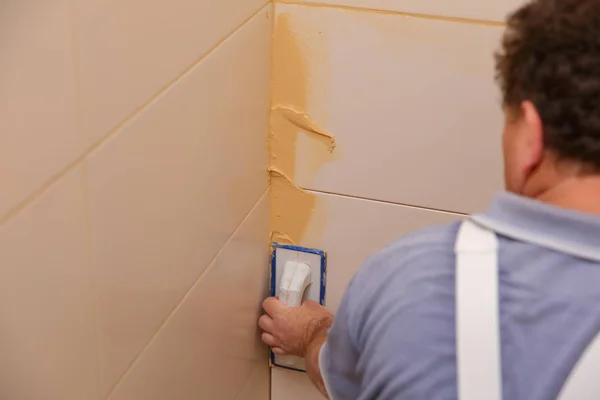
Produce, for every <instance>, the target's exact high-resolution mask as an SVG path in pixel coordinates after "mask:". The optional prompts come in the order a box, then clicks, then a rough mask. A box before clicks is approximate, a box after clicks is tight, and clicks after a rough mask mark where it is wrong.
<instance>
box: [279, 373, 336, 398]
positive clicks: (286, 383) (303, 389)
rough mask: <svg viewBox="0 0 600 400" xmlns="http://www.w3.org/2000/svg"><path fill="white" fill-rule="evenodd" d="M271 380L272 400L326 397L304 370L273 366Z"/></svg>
mask: <svg viewBox="0 0 600 400" xmlns="http://www.w3.org/2000/svg"><path fill="white" fill-rule="evenodd" d="M271 382H272V383H271V400H324V399H325V397H323V396H322V395H321V393H319V391H318V390H317V389H316V388H315V386H314V385H313V384H312V382H311V381H310V379H309V377H308V375H306V374H305V373H303V372H296V371H290V370H287V369H283V368H273V369H272V370H271Z"/></svg>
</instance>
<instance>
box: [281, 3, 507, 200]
mask: <svg viewBox="0 0 600 400" xmlns="http://www.w3.org/2000/svg"><path fill="white" fill-rule="evenodd" d="M277 14H278V15H279V16H281V15H284V14H288V15H289V16H288V17H286V18H287V21H286V20H282V19H281V18H282V17H278V21H279V23H282V21H286V23H287V25H288V26H289V28H285V27H284V29H289V30H291V31H293V32H294V35H296V39H295V40H297V41H298V42H299V44H298V47H299V48H300V49H301V51H302V52H303V54H302V58H301V59H304V60H306V62H305V64H306V65H305V66H304V67H305V68H306V72H305V77H304V78H305V79H306V81H307V83H306V88H305V90H306V92H307V93H306V98H307V100H306V103H307V105H306V109H305V110H300V111H302V112H306V113H307V114H308V115H309V116H310V117H311V118H312V119H313V120H314V122H315V123H316V124H317V125H319V126H321V127H322V128H323V129H325V130H326V131H328V132H329V133H330V134H332V135H333V136H335V139H336V141H337V147H336V149H335V151H334V153H333V154H332V155H328V154H327V148H326V146H323V144H322V143H321V142H319V140H315V135H308V134H305V133H303V134H300V135H298V139H297V142H296V160H295V182H296V184H297V185H299V186H300V187H304V188H309V189H315V190H320V191H325V192H333V193H341V194H348V195H352V196H358V197H364V198H373V199H378V200H386V201H392V202H396V203H403V204H411V205H419V206H424V207H430V208H436V209H442V210H450V211H459V212H473V211H477V210H480V209H482V208H485V206H486V204H487V202H488V201H489V199H490V198H491V196H492V195H493V193H494V192H495V191H497V190H499V189H501V188H502V185H503V181H502V160H501V152H500V142H501V130H502V113H501V110H500V107H499V102H498V99H499V94H498V91H497V89H496V86H495V83H494V78H493V57H492V52H493V50H494V49H495V48H496V46H497V44H498V43H499V38H500V35H501V32H502V30H501V29H500V28H497V27H490V26H480V25H473V24H463V23H455V22H445V21H435V20H428V19H420V18H409V17H403V16H398V15H386V14H377V13H360V12H356V11H348V10H340V9H327V8H313V7H302V6H297V5H283V4H279V5H278V6H277ZM278 48H279V47H278ZM278 48H277V49H278ZM281 53H283V52H281ZM281 53H278V52H276V54H275V57H286V54H281ZM294 97H297V95H296V94H294V93H289V98H286V95H285V94H284V95H282V98H283V99H282V100H281V102H282V103H284V105H285V103H287V102H293V100H294ZM276 134H277V132H276ZM323 161H325V164H324V165H323V166H322V167H320V168H319V165H320V163H323Z"/></svg>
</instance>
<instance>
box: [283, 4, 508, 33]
mask: <svg viewBox="0 0 600 400" xmlns="http://www.w3.org/2000/svg"><path fill="white" fill-rule="evenodd" d="M274 3H275V4H292V5H296V6H303V7H313V8H330V9H337V10H346V11H355V12H363V13H373V14H384V15H397V16H403V17H410V18H419V19H428V20H434V21H445V22H459V23H463V24H472V25H483V26H494V27H505V26H506V23H504V22H500V21H492V20H485V19H476V18H461V17H446V16H443V15H433V14H420V13H411V12H405V11H395V10H384V9H378V8H369V7H360V6H347V5H340V4H325V3H308V2H303V1H296V0H274Z"/></svg>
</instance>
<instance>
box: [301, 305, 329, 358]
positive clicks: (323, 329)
mask: <svg viewBox="0 0 600 400" xmlns="http://www.w3.org/2000/svg"><path fill="white" fill-rule="evenodd" d="M331 325H333V315H327V316H323V317H322V318H318V319H314V320H312V321H311V323H310V324H309V326H308V328H307V332H306V341H305V343H306V345H305V357H306V355H308V354H309V353H311V352H313V351H314V350H315V347H316V348H317V349H316V350H317V351H318V349H320V347H321V345H322V344H323V343H324V342H325V340H326V339H327V332H328V331H329V328H331Z"/></svg>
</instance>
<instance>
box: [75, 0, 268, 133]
mask: <svg viewBox="0 0 600 400" xmlns="http://www.w3.org/2000/svg"><path fill="white" fill-rule="evenodd" d="M266 3H267V2H266V1H265V0H219V1H206V0H203V1H198V0H174V1H170V2H168V3H165V2H162V1H145V0H128V1H120V0H108V1H107V0H74V4H75V12H76V13H75V15H76V19H75V23H76V29H77V46H78V47H77V51H78V57H77V60H78V66H79V68H80V77H81V96H82V116H83V121H84V124H85V125H84V126H85V128H86V131H88V133H89V134H90V138H91V139H92V140H97V139H98V138H99V137H101V136H102V135H104V134H105V133H106V132H108V131H109V130H110V129H111V128H113V127H115V126H116V125H117V124H118V123H119V122H121V121H122V120H123V119H124V118H126V117H127V116H129V115H130V114H131V113H132V112H133V111H135V110H136V109H138V108H139V107H140V106H142V105H143V104H144V103H146V102H147V101H149V100H150V99H151V98H152V97H153V96H154V95H155V94H156V93H157V92H159V91H160V90H161V89H162V88H164V87H165V86H167V85H168V84H169V83H170V82H172V81H173V80H174V79H176V78H177V77H178V76H179V75H180V74H181V73H183V72H184V71H185V70H186V69H187V68H189V67H190V66H192V65H193V64H194V63H195V62H196V61H197V60H198V59H200V58H201V57H202V56H203V55H205V54H206V53H207V52H208V51H209V50H210V49H211V48H213V47H214V46H215V45H216V44H217V43H219V42H220V41H221V40H223V39H225V38H226V37H227V36H228V35H229V34H231V32H233V31H234V30H235V29H236V28H237V27H239V26H240V25H241V24H242V23H243V22H244V21H246V20H247V19H248V18H250V17H251V15H252V14H253V13H255V12H257V11H258V10H259V9H260V8H261V7H262V6H263V5H265V4H266Z"/></svg>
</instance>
